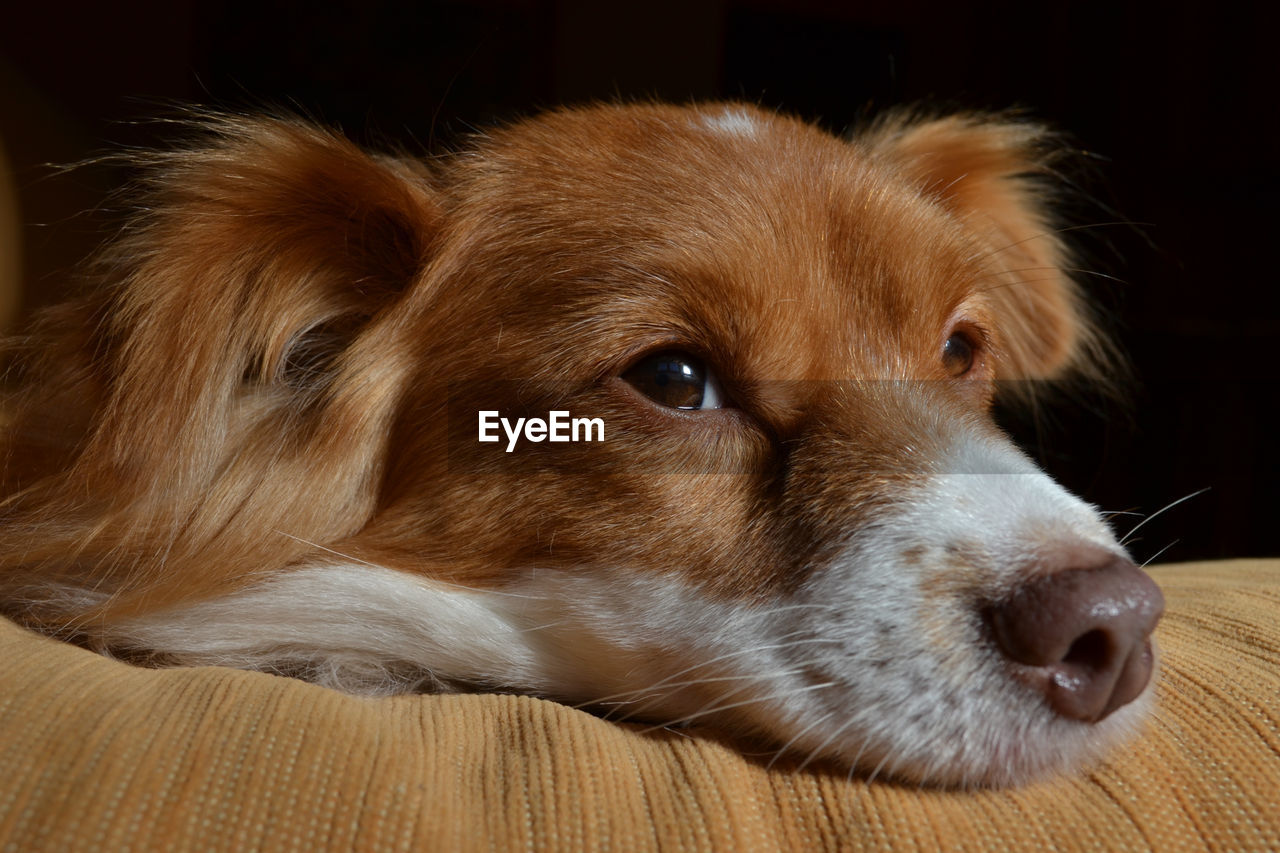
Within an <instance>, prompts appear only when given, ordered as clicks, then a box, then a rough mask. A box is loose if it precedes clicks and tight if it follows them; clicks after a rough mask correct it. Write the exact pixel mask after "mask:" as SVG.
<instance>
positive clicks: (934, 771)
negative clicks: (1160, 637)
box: [856, 681, 1155, 788]
mask: <svg viewBox="0 0 1280 853" xmlns="http://www.w3.org/2000/svg"><path fill="white" fill-rule="evenodd" d="M1154 702H1155V687H1154V681H1153V682H1152V683H1151V684H1149V685H1148V686H1147V689H1146V690H1145V691H1143V693H1142V694H1141V695H1140V696H1139V697H1138V698H1137V699H1135V700H1133V701H1132V702H1130V703H1129V704H1127V705H1125V706H1124V707H1122V708H1119V709H1117V710H1116V711H1115V712H1114V713H1112V714H1111V715H1110V716H1108V717H1107V718H1106V719H1103V720H1100V721H1098V722H1094V723H1087V722H1080V721H1076V720H1068V719H1064V718H1061V717H1058V716H1056V715H1054V714H1053V712H1052V711H1050V710H1049V709H1047V708H1044V707H1038V708H1035V709H1034V711H1033V713H1032V716H1033V717H1037V718H1041V719H1039V720H1038V724H1032V725H1029V726H1025V727H1016V728H1015V727H1011V726H1009V725H1008V724H1007V723H1006V722H1004V721H1001V720H1000V719H999V717H1000V716H1001V715H996V716H995V717H994V718H993V719H992V720H991V721H990V722H988V723H986V724H984V725H982V726H978V727H977V728H976V729H975V730H974V731H973V732H972V733H971V734H970V737H971V739H972V746H969V745H966V747H967V748H965V749H964V750H962V751H960V752H959V754H955V755H954V756H953V757H951V758H950V760H944V759H943V758H942V756H943V755H945V754H947V753H948V752H949V751H948V750H946V749H945V748H943V749H935V750H930V749H924V750H920V749H918V748H916V749H912V748H910V747H908V748H906V749H905V750H904V751H903V754H902V755H899V756H896V757H895V755H894V753H893V752H892V751H886V752H885V753H884V754H883V755H881V756H880V757H879V758H878V759H877V760H876V761H875V762H874V763H872V762H871V761H870V759H869V758H868V757H867V756H864V757H862V758H861V759H859V761H858V767H857V768H856V771H857V772H858V773H859V774H863V775H865V774H876V773H880V774H883V775H885V776H886V777H887V778H891V779H895V780H897V781H900V782H905V783H911V784H923V785H930V786H936V787H941V788H1013V787H1023V786H1026V785H1031V784H1035V783H1038V782H1045V781H1049V780H1052V779H1056V778H1062V777H1071V776H1078V775H1079V774H1081V773H1086V772H1088V771H1089V770H1090V769H1091V768H1093V767H1095V766H1096V765H1098V764H1099V763H1101V762H1102V760H1103V759H1104V758H1106V757H1107V756H1108V755H1110V754H1111V753H1113V752H1114V751H1115V750H1116V749H1118V748H1120V747H1122V746H1123V745H1124V744H1126V743H1127V742H1129V741H1131V740H1132V739H1134V738H1135V737H1136V736H1137V735H1138V733H1139V732H1140V731H1141V730H1142V727H1143V726H1144V725H1145V723H1146V721H1147V719H1148V717H1149V716H1150V713H1151V709H1152V707H1153V705H1154ZM1005 716H1008V717H1011V718H1016V717H1018V716H1019V715H1017V714H1008V715H1005ZM868 765H870V766H868ZM888 767H891V768H892V769H891V771H889V772H887V773H886V769H885V768H888Z"/></svg>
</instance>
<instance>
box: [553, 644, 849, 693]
mask: <svg viewBox="0 0 1280 853" xmlns="http://www.w3.org/2000/svg"><path fill="white" fill-rule="evenodd" d="M801 633H803V631H799V630H797V631H792V632H791V633H789V634H783V635H782V637H781V638H780V639H786V638H787V637H793V636H795V635H797V634H801ZM836 642H839V641H838V640H835V639H832V638H830V637H803V638H801V639H799V640H792V641H791V642H786V643H769V644H766V645H762V646H748V647H747V648H745V649H735V650H734V651H732V652H726V653H725V654H722V655H717V656H716V657H713V658H711V659H710V660H705V661H702V662H701V663H695V664H693V665H692V666H687V667H685V668H684V669H682V670H679V671H677V672H673V673H672V674H671V675H668V676H667V677H666V678H664V679H662V680H661V681H659V682H657V683H655V684H650V685H648V686H646V687H642V688H639V689H637V690H629V691H626V692H625V693H614V694H611V695H609V696H603V697H601V698H599V699H595V700H592V702H586V703H583V705H575V706H574V707H575V708H578V709H581V708H583V707H586V706H587V705H591V704H593V703H597V702H608V701H611V700H614V699H625V698H626V697H628V696H632V695H635V694H636V693H640V692H642V691H650V690H657V689H660V688H662V687H665V686H668V684H669V683H670V682H671V681H672V680H673V679H677V678H680V677H681V676H684V675H688V674H689V673H691V672H694V671H696V670H699V669H702V668H703V667H705V666H711V665H712V664H716V663H720V662H721V661H725V660H731V659H733V658H735V657H740V656H742V655H750V654H755V653H756V652H766V651H772V650H774V649H788V648H794V647H796V646H800V645H807V644H809V643H836Z"/></svg>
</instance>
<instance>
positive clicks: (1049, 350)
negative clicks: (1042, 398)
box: [858, 114, 1095, 379]
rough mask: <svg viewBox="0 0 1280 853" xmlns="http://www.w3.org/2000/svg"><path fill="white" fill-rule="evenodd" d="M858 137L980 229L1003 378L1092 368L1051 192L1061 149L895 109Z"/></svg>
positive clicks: (990, 124)
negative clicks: (1054, 163)
mask: <svg viewBox="0 0 1280 853" xmlns="http://www.w3.org/2000/svg"><path fill="white" fill-rule="evenodd" d="M858 142H859V143H860V144H862V145H864V146H865V148H866V150H867V152H868V153H869V155H870V156H872V157H874V158H876V159H878V160H880V161H881V162H884V163H888V164H891V165H893V166H894V167H896V169H897V170H898V172H899V173H900V174H901V175H902V176H903V177H904V178H905V179H906V180H907V181H908V182H910V183H912V184H913V185H915V186H916V187H918V188H919V189H920V190H922V191H923V192H925V193H926V194H927V195H930V196H932V197H934V198H935V199H936V200H937V201H938V202H939V203H940V204H941V205H943V206H944V207H945V208H946V209H947V210H949V211H950V212H951V213H952V214H953V215H955V216H956V217H958V218H959V219H960V220H961V221H962V222H964V223H965V225H966V226H967V227H968V228H969V229H970V230H971V231H972V232H973V233H974V234H975V235H976V238H977V241H978V245H979V246H980V248H981V250H982V252H983V253H984V254H985V255H986V257H987V261H988V265H989V267H990V268H991V270H992V276H991V280H990V281H989V282H986V283H984V288H983V290H984V297H985V299H986V301H987V302H988V304H990V305H991V306H992V307H993V310H994V311H995V313H996V314H997V316H998V317H999V318H1000V320H1001V332H1002V340H1001V348H1002V350H1003V353H1002V355H1003V361H1004V370H1003V375H1002V378H1005V379H1048V378H1056V377H1058V376H1061V375H1063V374H1064V373H1066V372H1067V371H1069V370H1070V369H1072V368H1081V367H1087V366H1088V365H1087V359H1088V358H1089V357H1091V356H1093V355H1095V353H1094V349H1095V346H1094V343H1093V339H1094V338H1093V334H1092V332H1091V326H1090V323H1089V321H1088V319H1087V317H1086V315H1085V309H1084V305H1083V302H1082V300H1081V299H1080V296H1079V294H1078V291H1077V288H1076V285H1075V283H1074V282H1073V281H1072V280H1071V277H1070V276H1069V274H1068V272H1067V270H1066V268H1065V267H1066V260H1065V259H1066V252H1065V249H1064V247H1063V244H1062V242H1061V240H1060V239H1059V238H1058V236H1057V232H1056V230H1055V226H1054V225H1053V224H1052V222H1051V221H1050V216H1049V213H1048V205H1047V198H1046V195H1047V193H1049V192H1050V186H1051V182H1050V181H1047V180H1045V179H1046V178H1048V177H1050V176H1051V175H1052V171H1051V164H1052V161H1053V160H1054V158H1055V157H1056V156H1057V154H1059V153H1060V152H1061V146H1057V145H1054V144H1052V141H1051V139H1050V138H1049V135H1048V134H1047V132H1046V131H1045V130H1044V129H1043V128H1042V127H1040V126H1038V125H1035V124H1030V123H1026V122H1018V121H1008V120H1001V119H999V118H995V117H992V116H984V115H953V116H947V117H944V118H938V119H928V120H922V119H919V118H917V117H914V116H911V115H908V114H892V115H890V116H889V117H887V118H886V119H884V120H882V121H880V122H879V123H877V124H876V125H875V126H874V127H873V128H872V129H871V130H870V131H869V132H868V133H866V134H863V135H861V136H859V138H858Z"/></svg>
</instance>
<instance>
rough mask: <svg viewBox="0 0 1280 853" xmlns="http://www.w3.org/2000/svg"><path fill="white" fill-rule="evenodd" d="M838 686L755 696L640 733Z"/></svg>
mask: <svg viewBox="0 0 1280 853" xmlns="http://www.w3.org/2000/svg"><path fill="white" fill-rule="evenodd" d="M836 684H837V682H835V681H824V682H821V683H819V684H807V685H805V686H804V687H797V688H794V689H791V690H783V691H780V692H777V693H767V694H765V695H763V696H753V697H751V698H750V699H743V700H742V701H740V702H730V703H728V704H725V705H712V706H711V707H708V708H703V709H702V710H701V711H696V712H694V713H692V714H688V715H686V716H684V717H679V718H677V719H674V720H670V721H668V722H666V723H662V724H660V725H656V726H650V727H649V728H647V729H641V730H640V733H641V734H648V733H650V732H656V731H659V730H660V729H666V728H669V727H671V726H678V725H684V724H685V723H688V722H690V721H692V720H697V719H699V718H701V717H705V716H707V715H708V714H718V713H720V712H721V711H728V710H730V709H733V708H741V707H743V706H745V705H755V704H759V703H761V702H771V701H773V700H774V699H785V698H786V697H788V696H798V695H800V694H801V693H809V692H811V691H813V690H822V689H825V688H827V687H835V686H836Z"/></svg>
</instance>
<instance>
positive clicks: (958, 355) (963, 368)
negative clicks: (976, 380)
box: [942, 332, 977, 376]
mask: <svg viewBox="0 0 1280 853" xmlns="http://www.w3.org/2000/svg"><path fill="white" fill-rule="evenodd" d="M976 349H977V347H976V346H975V345H974V342H973V338H971V337H970V336H969V335H967V334H965V333H964V332H955V333H953V334H952V335H951V337H949V338H947V342H946V343H945V344H943V345H942V366H943V367H945V368H946V370H947V373H949V374H951V375H952V376H964V375H965V374H966V373H968V372H969V371H970V370H972V369H973V362H974V360H975V359H976V357H977V355H976Z"/></svg>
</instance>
